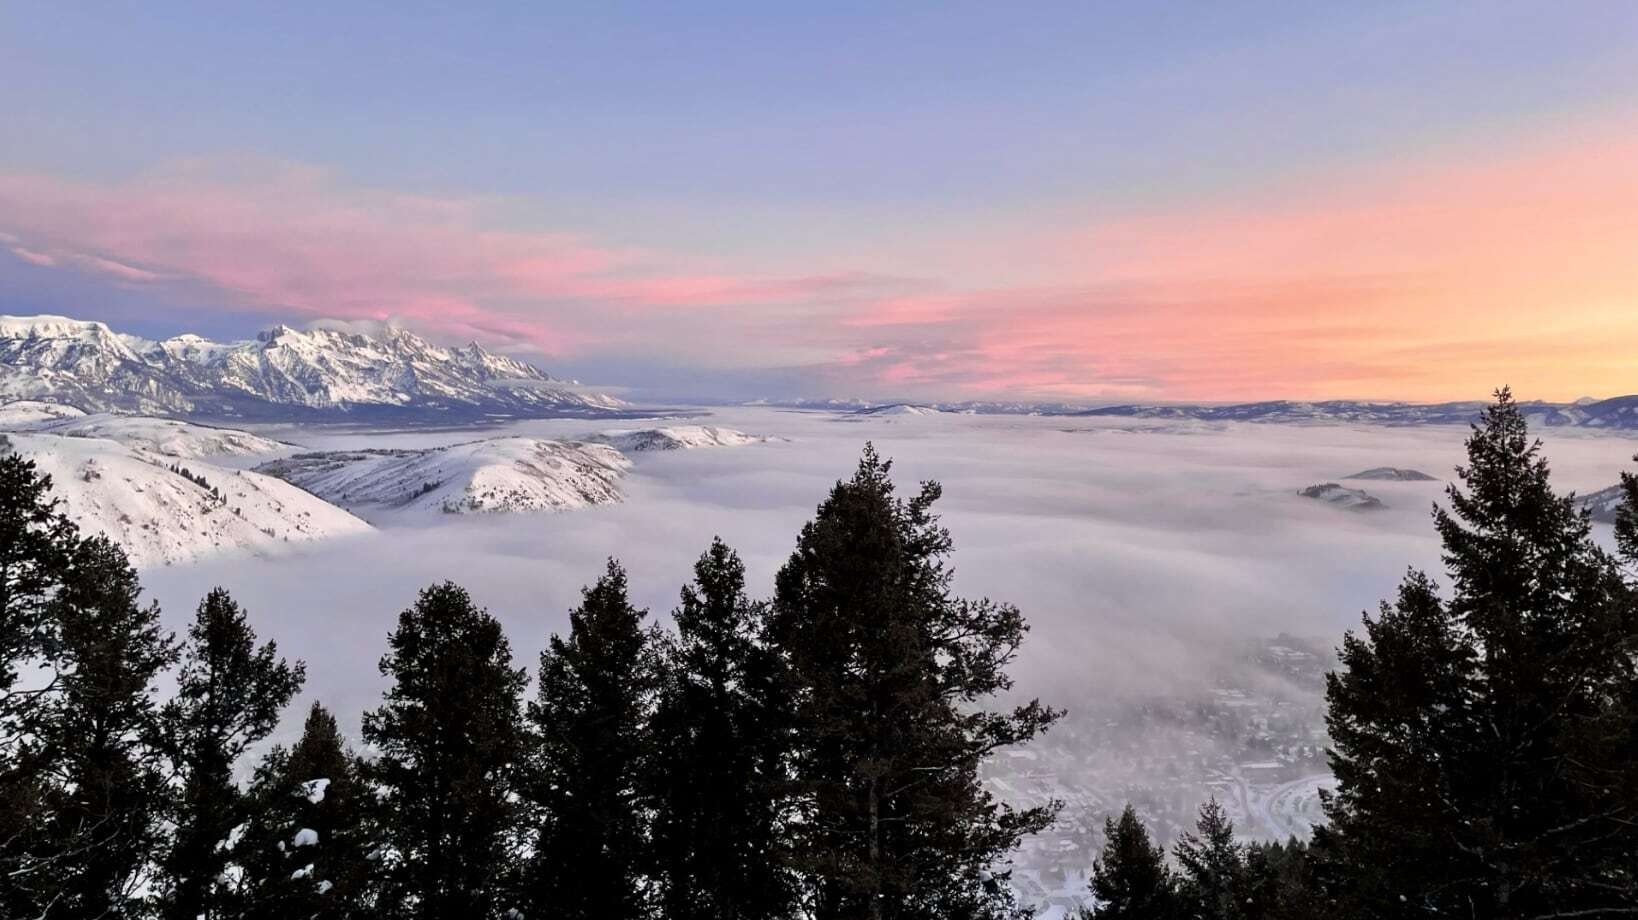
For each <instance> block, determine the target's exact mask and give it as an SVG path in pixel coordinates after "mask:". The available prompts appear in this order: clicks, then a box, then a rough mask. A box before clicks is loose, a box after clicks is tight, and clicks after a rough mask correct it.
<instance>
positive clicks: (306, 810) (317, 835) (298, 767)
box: [230, 703, 375, 920]
mask: <svg viewBox="0 0 1638 920" xmlns="http://www.w3.org/2000/svg"><path fill="white" fill-rule="evenodd" d="M368 792H369V790H368V789H367V787H366V786H365V785H364V781H363V779H362V777H361V775H360V764H359V762H358V759H357V757H355V756H354V755H353V753H352V752H351V751H349V750H348V749H347V746H346V743H345V742H344V741H343V739H342V736H341V730H340V729H339V728H338V727H337V725H336V719H335V716H333V715H331V714H330V712H329V711H328V710H326V709H325V708H324V707H323V706H321V705H319V704H318V703H314V704H313V707H312V709H311V710H309V711H308V713H307V721H306V724H305V725H304V726H303V728H302V734H301V738H300V739H299V740H298V741H297V742H296V744H295V746H294V747H292V748H289V749H285V748H282V747H279V748H274V749H273V750H272V751H271V752H269V753H268V755H267V757H266V758H264V759H263V761H262V763H261V764H260V765H259V766H258V767H257V770H256V777H255V780H254V782H253V783H252V785H251V790H250V802H251V806H252V807H251V813H250V816H249V819H248V822H247V826H246V827H245V830H244V833H243V834H242V836H241V838H240V839H239V840H238V841H235V846H234V847H233V848H232V849H231V851H230V853H231V856H232V858H233V860H234V862H235V863H236V864H237V866H238V867H239V874H240V884H239V886H238V892H237V895H238V897H237V902H238V904H239V905H240V906H239V916H241V917H243V918H245V920H284V918H289V917H328V918H336V920H352V918H362V917H369V916H372V914H371V908H372V898H371V896H372V894H373V889H372V886H371V875H372V871H373V869H372V864H371V861H370V858H369V857H370V853H371V851H372V850H374V849H375V847H374V844H373V839H374V835H373V834H372V833H371V832H372V830H373V829H372V828H371V826H370V823H369V820H368V810H369V805H370V802H369V799H368ZM308 832H311V833H308Z"/></svg>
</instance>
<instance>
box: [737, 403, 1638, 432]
mask: <svg viewBox="0 0 1638 920" xmlns="http://www.w3.org/2000/svg"><path fill="white" fill-rule="evenodd" d="M744 405H748V406H778V407H780V408H788V409H805V410H811V411H827V412H837V413H841V414H842V416H843V417H844V418H848V417H858V418H865V417H873V416H880V415H886V416H893V415H907V414H912V413H910V412H908V411H906V410H920V414H931V413H934V412H953V413H959V414H963V415H1047V416H1089V417H1109V418H1133V419H1161V420H1168V419H1173V420H1193V421H1205V422H1260V423H1267V424H1286V425H1298V424H1367V425H1466V424H1468V423H1470V422H1473V421H1476V420H1477V419H1478V417H1479V413H1480V412H1482V411H1483V410H1484V408H1485V407H1486V406H1488V405H1490V403H1489V402H1488V401H1481V400H1469V401H1463V402H1446V403H1403V402H1371V401H1364V400H1354V399H1330V400H1321V401H1317V402H1298V401H1292V400H1269V401H1264V402H1250V403H1235V404H1232V405H1188V404H1176V405H1168V404H1159V403H1155V404H1127V405H1116V406H1096V407H1087V406H1085V405H1079V406H1077V405H1070V404H1067V403H1037V402H985V401H966V402H934V403H875V402H867V401H864V400H858V399H788V400H753V401H750V402H747V403H744ZM1520 405H1521V406H1522V407H1523V408H1524V412H1525V415H1526V417H1527V419H1528V421H1529V422H1530V424H1531V426H1532V427H1574V428H1605V429H1611V430H1629V431H1630V430H1638V395H1633V396H1616V397H1613V398H1611V399H1581V400H1577V401H1575V402H1569V403H1552V402H1539V401H1535V402H1522V403H1520Z"/></svg>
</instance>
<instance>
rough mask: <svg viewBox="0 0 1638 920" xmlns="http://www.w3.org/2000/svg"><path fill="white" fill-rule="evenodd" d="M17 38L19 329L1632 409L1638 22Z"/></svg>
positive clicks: (1530, 12)
mask: <svg viewBox="0 0 1638 920" xmlns="http://www.w3.org/2000/svg"><path fill="white" fill-rule="evenodd" d="M241 6H245V5H235V4H207V3H180V2H159V0H155V2H148V3H142V4H137V3H118V2H110V3H102V4H64V3H35V2H30V0H9V2H7V3H5V4H0V86H4V87H5V91H4V92H0V312H5V313H14V314H27V313H38V312H54V313H66V314H69V315H73V316H77V317H82V318H87V319H100V320H104V321H107V322H109V323H110V324H111V325H114V326H116V328H119V329H122V330H128V331H131V332H135V333H138V334H142V335H148V336H166V335H172V334H176V333H179V332H184V331H189V332H198V333H202V334H206V335H211V336H216V337H223V338H234V337H243V336H248V335H250V334H252V333H254V332H255V331H256V330H258V329H260V328H263V327H265V326H267V325H271V324H273V323H276V322H292V323H301V322H308V321H313V320H318V319H326V318H328V319H347V320H357V319H377V320H382V319H386V320H395V321H398V322H401V323H403V324H404V325H406V326H408V327H410V328H413V329H416V330H417V331H421V332H424V333H426V334H428V335H431V336H433V337H435V338H438V339H440V340H445V341H451V342H455V341H461V342H464V341H466V340H478V341H481V342H483V343H484V344H486V345H489V346H491V347H495V348H499V349H502V350H506V351H508V352H511V353H515V354H518V355H519V356H522V357H526V358H528V359H530V360H533V361H535V362H536V363H538V364H540V365H541V366H543V367H545V368H547V369H548V370H552V371H554V372H557V373H561V374H565V375H568V376H574V377H578V378H580V379H582V380H584V381H587V382H590V383H596V384H604V385H608V386H611V387H621V388H624V389H625V391H627V392H629V393H633V394H636V395H638V396H640V397H642V396H647V397H652V398H656V399H664V398H673V399H675V398H687V397H700V398H706V397H709V398H755V397H774V398H781V397H783V398H788V397H794V396H859V397H864V398H873V399H885V398H905V399H946V400H959V399H1019V400H1042V399H1051V400H1084V401H1097V402H1109V401H1177V400H1191V401H1217V400H1249V399H1264V398H1299V399H1303V398H1327V397H1358V398H1389V399H1410V400H1442V399H1457V398H1483V397H1484V396H1485V395H1486V394H1487V393H1488V392H1489V391H1490V390H1491V389H1493V388H1494V387H1496V386H1498V385H1501V384H1511V385H1512V386H1513V387H1514V389H1515V391H1516V392H1517V393H1518V394H1519V395H1520V396H1521V397H1524V398H1542V399H1574V398H1577V397H1581V396H1588V395H1591V396H1613V395H1620V394H1625V393H1631V392H1635V391H1638V375H1635V374H1634V372H1633V370H1632V368H1633V364H1632V361H1631V357H1632V355H1634V354H1635V353H1638V5H1634V4H1632V3H1629V2H1575V3H1568V4H1546V3H1540V2H1532V3H1521V2H1510V0H1491V2H1473V3H1463V2H1450V3H1440V4H1428V3H1417V2H1403V3H1400V2H1382V3H1372V4H1297V3H1271V2H1232V0H1230V2H1221V3H1212V4H1133V3H1094V2H1077V3H1062V4H1060V3H1052V2H1041V3H1032V4H996V3H962V2H949V3H936V4H934V3H926V4H892V3H869V4H864V3H857V4H856V3H848V2H838V3H831V4H766V3H762V4H751V3H690V4H658V3H656V4H632V3H619V2H599V3H587V4H577V3H552V4H539V3H528V4H523V3H520V4H515V5H511V4H475V3H474V4H458V5H457V4H450V5H447V6H442V7H439V6H431V5H423V4H416V3H397V4H366V3H306V2H289V3H283V4H277V5H273V4H264V5H256V6H258V7H260V8H258V9H248V8H239V7H241Z"/></svg>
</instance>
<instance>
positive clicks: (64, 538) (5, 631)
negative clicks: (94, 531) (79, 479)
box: [0, 454, 77, 738]
mask: <svg viewBox="0 0 1638 920" xmlns="http://www.w3.org/2000/svg"><path fill="white" fill-rule="evenodd" d="M50 493H51V477H50V476H45V475H42V474H40V473H38V472H37V471H36V469H35V465H34V461H32V460H24V459H23V458H22V457H20V456H18V455H17V454H6V455H4V456H0V719H4V720H10V719H14V718H17V717H18V716H19V715H20V713H19V712H17V711H15V709H14V707H19V706H21V705H22V704H23V702H24V701H25V700H28V699H34V698H37V695H34V694H24V695H20V696H17V697H15V698H14V696H13V693H12V689H13V687H15V686H16V683H17V677H18V669H19V668H20V667H22V666H24V665H25V663H27V662H30V661H37V660H38V659H39V657H40V656H41V655H42V654H43V652H44V650H45V645H46V640H47V630H48V627H49V625H50V624H49V618H48V617H47V616H46V613H47V609H48V606H49V604H50V601H51V598H52V596H53V595H54V594H55V593H56V591H57V588H58V587H59V586H61V584H62V581H63V576H64V575H65V574H66V572H67V568H68V561H69V556H70V553H71V552H72V549H73V546H74V544H75V542H76V539H77V534H76V532H75V528H74V525H73V524H72V523H70V522H69V520H68V518H67V517H66V516H65V515H64V514H63V513H62V510H61V508H60V505H61V502H60V501H59V500H58V499H55V498H52V497H51V494H50ZM0 724H3V723H0ZM12 736H13V733H12V732H6V733H5V737H6V738H11V737H12Z"/></svg>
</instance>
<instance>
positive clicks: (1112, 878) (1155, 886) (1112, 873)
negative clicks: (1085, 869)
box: [1086, 805, 1178, 920]
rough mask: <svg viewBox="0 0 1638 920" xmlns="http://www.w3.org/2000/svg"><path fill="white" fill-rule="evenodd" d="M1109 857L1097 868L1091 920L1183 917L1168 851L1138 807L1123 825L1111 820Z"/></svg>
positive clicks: (1107, 823) (1106, 829) (1128, 811)
mask: <svg viewBox="0 0 1638 920" xmlns="http://www.w3.org/2000/svg"><path fill="white" fill-rule="evenodd" d="M1103 834H1104V844H1103V852H1102V853H1101V854H1100V855H1099V856H1098V858H1097V859H1096V860H1095V861H1094V862H1093V863H1092V898H1093V901H1094V905H1093V908H1092V910H1091V911H1090V912H1088V913H1087V914H1086V916H1087V917H1098V918H1107V920H1172V918H1175V917H1177V916H1178V904H1177V880H1176V879H1175V878H1174V877H1173V876H1172V871H1171V869H1170V868H1169V867H1167V865H1166V851H1165V850H1163V849H1161V848H1160V847H1159V846H1157V845H1156V844H1155V843H1154V841H1152V840H1151V839H1149V829H1148V828H1146V827H1144V826H1143V821H1142V819H1140V818H1138V816H1137V812H1136V811H1133V810H1132V806H1130V805H1127V806H1126V808H1125V809H1124V810H1123V811H1122V812H1121V813H1120V820H1119V821H1116V820H1115V819H1113V818H1105V819H1104V822H1103Z"/></svg>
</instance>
